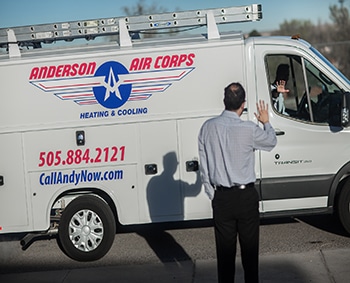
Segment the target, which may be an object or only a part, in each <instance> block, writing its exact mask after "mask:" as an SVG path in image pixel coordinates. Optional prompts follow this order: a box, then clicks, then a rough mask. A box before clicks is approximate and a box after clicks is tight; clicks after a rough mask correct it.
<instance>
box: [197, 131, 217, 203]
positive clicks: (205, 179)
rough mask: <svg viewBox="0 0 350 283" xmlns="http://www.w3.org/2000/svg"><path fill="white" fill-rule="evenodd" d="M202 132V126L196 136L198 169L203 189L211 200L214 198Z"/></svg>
mask: <svg viewBox="0 0 350 283" xmlns="http://www.w3.org/2000/svg"><path fill="white" fill-rule="evenodd" d="M203 132H204V131H203V127H202V128H201V130H200V133H199V136H198V153H199V170H200V175H201V180H202V183H203V186H204V191H205V193H206V194H207V195H208V197H209V199H211V200H212V199H213V198H214V188H213V186H212V185H211V184H210V178H209V167H208V160H207V154H206V149H205V146H204V133H203Z"/></svg>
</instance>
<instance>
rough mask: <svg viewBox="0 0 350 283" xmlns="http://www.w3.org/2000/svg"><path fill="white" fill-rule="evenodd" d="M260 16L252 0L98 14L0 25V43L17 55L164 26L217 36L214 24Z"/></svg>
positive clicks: (126, 40)
mask: <svg viewBox="0 0 350 283" xmlns="http://www.w3.org/2000/svg"><path fill="white" fill-rule="evenodd" d="M260 19H262V6H261V5H260V4H252V5H248V6H236V7H227V8H216V9H205V10H191V11H183V12H173V13H161V14H153V15H141V16H131V17H117V18H100V19H93V20H83V21H70V22H60V23H50V24H39V25H31V26H20V27H13V28H2V29H0V47H3V48H4V47H5V48H8V50H9V55H10V57H19V56H20V50H19V47H23V46H32V47H34V48H37V47H41V43H51V42H54V41H58V40H65V41H72V40H74V39H77V38H85V39H88V40H89V39H94V38H95V37H98V36H109V35H115V34H117V35H119V45H120V46H132V41H131V38H130V35H129V33H137V32H140V31H146V30H158V29H167V28H180V27H194V26H205V25H206V26H207V30H208V31H207V33H208V35H207V38H208V39H215V38H219V37H220V35H219V32H218V28H217V25H218V24H225V23H238V22H251V21H259V20H260Z"/></svg>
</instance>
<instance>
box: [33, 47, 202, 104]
mask: <svg viewBox="0 0 350 283" xmlns="http://www.w3.org/2000/svg"><path fill="white" fill-rule="evenodd" d="M194 58H195V55H194V54H193V53H190V54H179V55H178V54H173V55H165V56H158V57H155V58H152V57H144V58H139V57H136V58H134V59H132V61H131V63H130V66H129V68H126V67H125V66H124V65H123V64H122V63H120V62H117V61H108V62H104V63H103V64H101V65H100V66H97V63H96V62H83V63H73V64H63V65H55V66H40V67H33V68H32V70H31V72H30V75H29V82H30V83H31V84H33V85H34V86H36V87H38V88H39V89H41V90H42V91H44V92H47V93H51V94H54V95H55V96H57V97H58V98H60V99H62V100H69V101H74V102H75V103H77V104H78V105H94V104H100V105H102V106H103V107H105V108H108V109H116V108H120V107H121V106H122V105H124V104H125V103H126V102H127V101H140V100H147V99H149V98H150V97H151V96H152V95H153V94H155V93H162V92H164V91H166V90H167V89H168V88H169V87H171V85H172V84H173V83H175V82H177V81H180V80H182V79H183V78H184V77H185V76H187V75H188V74H189V73H190V72H191V71H192V70H194V67H193V64H194Z"/></svg>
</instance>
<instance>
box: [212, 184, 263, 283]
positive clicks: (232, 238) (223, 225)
mask: <svg viewBox="0 0 350 283" xmlns="http://www.w3.org/2000/svg"><path fill="white" fill-rule="evenodd" d="M212 207H213V217H214V228H215V241H216V253H217V270H218V279H219V283H232V282H234V280H235V264H236V246H237V235H238V238H239V243H240V247H241V258H242V265H243V269H244V278H245V282H246V283H257V282H259V224H260V219H259V195H258V192H257V191H256V190H255V188H254V187H250V188H246V189H243V190H242V189H238V188H234V189H230V190H227V191H216V192H215V196H214V199H213V201H212Z"/></svg>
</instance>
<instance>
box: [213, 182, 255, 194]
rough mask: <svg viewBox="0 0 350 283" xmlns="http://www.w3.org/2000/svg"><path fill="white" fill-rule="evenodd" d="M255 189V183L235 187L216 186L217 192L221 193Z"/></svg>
mask: <svg viewBox="0 0 350 283" xmlns="http://www.w3.org/2000/svg"><path fill="white" fill-rule="evenodd" d="M253 187H254V183H249V184H246V185H234V186H232V187H224V186H215V190H217V191H220V192H225V191H230V190H233V189H240V190H244V189H247V188H253Z"/></svg>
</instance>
